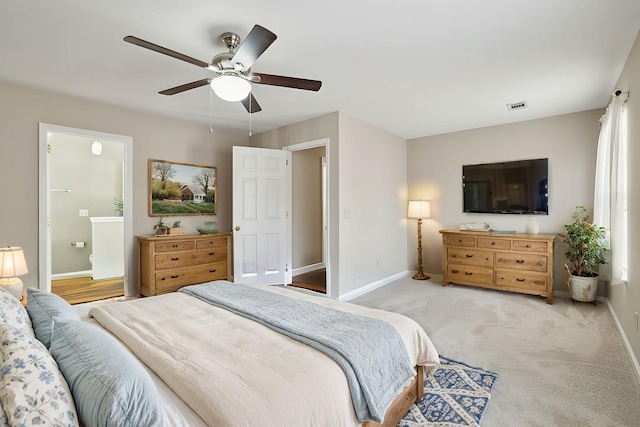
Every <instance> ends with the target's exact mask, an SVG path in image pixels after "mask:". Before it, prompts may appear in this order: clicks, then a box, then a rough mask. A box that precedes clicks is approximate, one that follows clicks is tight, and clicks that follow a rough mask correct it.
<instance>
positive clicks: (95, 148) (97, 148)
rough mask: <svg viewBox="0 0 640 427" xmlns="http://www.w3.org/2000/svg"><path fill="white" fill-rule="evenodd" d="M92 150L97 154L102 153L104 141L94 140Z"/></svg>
mask: <svg viewBox="0 0 640 427" xmlns="http://www.w3.org/2000/svg"><path fill="white" fill-rule="evenodd" d="M91 152H92V153H93V154H95V155H96V156H99V155H100V154H102V143H101V142H100V141H98V140H96V141H93V144H91Z"/></svg>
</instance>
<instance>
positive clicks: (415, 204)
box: [407, 200, 431, 219]
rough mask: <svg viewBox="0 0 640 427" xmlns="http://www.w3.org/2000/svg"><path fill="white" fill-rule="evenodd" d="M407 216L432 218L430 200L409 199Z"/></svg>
mask: <svg viewBox="0 0 640 427" xmlns="http://www.w3.org/2000/svg"><path fill="white" fill-rule="evenodd" d="M408 211H409V212H408V215H407V217H409V218H412V219H424V218H431V205H430V204H429V201H428V200H409V209H408Z"/></svg>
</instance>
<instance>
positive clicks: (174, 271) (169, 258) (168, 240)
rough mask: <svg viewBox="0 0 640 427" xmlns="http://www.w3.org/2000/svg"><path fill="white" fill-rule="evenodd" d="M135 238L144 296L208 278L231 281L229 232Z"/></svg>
mask: <svg viewBox="0 0 640 427" xmlns="http://www.w3.org/2000/svg"><path fill="white" fill-rule="evenodd" d="M136 238H137V239H138V248H139V255H140V266H139V268H140V293H141V294H142V295H144V296H152V295H159V294H165V293H167V292H175V291H177V290H178V289H179V288H181V287H183V286H187V285H194V284H196V283H204V282H209V281H211V280H231V233H218V234H201V235H200V234H198V235H189V234H183V235H176V236H171V235H168V236H136Z"/></svg>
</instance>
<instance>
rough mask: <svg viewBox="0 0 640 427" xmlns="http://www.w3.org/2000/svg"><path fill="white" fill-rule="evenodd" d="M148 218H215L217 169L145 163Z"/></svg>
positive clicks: (170, 163)
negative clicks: (203, 216) (147, 181)
mask: <svg viewBox="0 0 640 427" xmlns="http://www.w3.org/2000/svg"><path fill="white" fill-rule="evenodd" d="M148 170H149V173H148V177H149V189H148V193H149V196H148V197H149V216H190V215H215V214H216V212H217V205H218V204H217V200H218V199H217V194H216V188H217V183H218V168H217V167H215V166H203V165H194V164H190V163H180V162H172V161H169V160H158V159H149V162H148Z"/></svg>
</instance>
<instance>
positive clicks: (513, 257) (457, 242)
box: [440, 230, 555, 304]
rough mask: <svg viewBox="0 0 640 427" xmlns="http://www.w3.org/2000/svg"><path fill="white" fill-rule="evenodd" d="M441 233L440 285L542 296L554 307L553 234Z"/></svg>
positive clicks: (449, 231)
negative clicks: (441, 270)
mask: <svg viewBox="0 0 640 427" xmlns="http://www.w3.org/2000/svg"><path fill="white" fill-rule="evenodd" d="M440 233H441V234H442V265H443V277H442V284H443V286H447V285H449V283H458V284H461V285H471V286H480V287H483V288H491V289H498V290H502V291H510V292H519V293H524V294H531V295H541V296H543V297H546V298H547V303H548V304H553V242H554V239H555V234H504V233H491V232H475V231H461V230H440Z"/></svg>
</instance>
